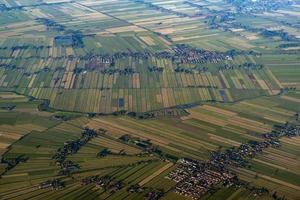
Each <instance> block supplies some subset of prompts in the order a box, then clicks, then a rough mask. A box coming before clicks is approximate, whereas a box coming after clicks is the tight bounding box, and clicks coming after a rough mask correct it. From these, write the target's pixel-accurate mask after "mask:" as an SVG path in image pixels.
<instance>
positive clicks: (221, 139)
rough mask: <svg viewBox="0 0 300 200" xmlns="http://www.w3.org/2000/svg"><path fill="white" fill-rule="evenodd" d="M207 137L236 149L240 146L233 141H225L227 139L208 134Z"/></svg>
mask: <svg viewBox="0 0 300 200" xmlns="http://www.w3.org/2000/svg"><path fill="white" fill-rule="evenodd" d="M207 135H209V139H211V140H214V141H217V142H220V143H225V144H229V145H232V146H236V147H238V146H240V145H241V143H239V142H236V141H234V140H230V139H227V138H224V137H221V136H217V135H213V134H210V133H208V134H207Z"/></svg>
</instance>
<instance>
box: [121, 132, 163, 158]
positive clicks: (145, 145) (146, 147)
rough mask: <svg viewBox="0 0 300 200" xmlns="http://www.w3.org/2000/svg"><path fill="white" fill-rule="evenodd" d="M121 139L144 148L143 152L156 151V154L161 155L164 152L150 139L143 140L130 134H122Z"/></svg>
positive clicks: (150, 152)
mask: <svg viewBox="0 0 300 200" xmlns="http://www.w3.org/2000/svg"><path fill="white" fill-rule="evenodd" d="M119 140H121V141H122V142H125V143H129V144H133V145H135V146H137V147H139V148H141V149H143V152H142V154H152V153H156V154H159V155H160V154H161V153H162V152H161V150H160V149H159V147H158V146H156V145H153V144H152V142H151V141H150V140H143V139H141V138H138V137H133V136H131V135H128V134H125V135H122V136H121V137H120V138H119Z"/></svg>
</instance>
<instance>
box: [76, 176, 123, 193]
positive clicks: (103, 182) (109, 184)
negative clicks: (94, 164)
mask: <svg viewBox="0 0 300 200" xmlns="http://www.w3.org/2000/svg"><path fill="white" fill-rule="evenodd" d="M89 184H95V186H96V188H98V189H104V190H105V191H108V192H109V193H115V192H117V191H119V190H121V189H122V188H123V187H124V186H125V184H124V183H123V182H122V181H118V180H115V179H114V178H113V177H111V176H99V175H96V176H90V177H87V178H84V179H82V180H81V185H89Z"/></svg>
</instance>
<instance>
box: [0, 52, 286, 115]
mask: <svg viewBox="0 0 300 200" xmlns="http://www.w3.org/2000/svg"><path fill="white" fill-rule="evenodd" d="M241 59H242V58H237V59H235V60H233V61H228V63H232V64H238V63H243V61H242V60H241ZM249 59H253V58H252V57H249ZM48 61H49V60H48ZM48 61H44V62H43V63H36V64H32V65H31V66H32V68H31V69H27V70H29V71H38V72H39V73H35V72H34V73H32V74H31V72H26V71H23V70H13V71H12V70H10V69H6V70H5V69H4V70H1V71H0V86H1V87H2V88H6V89H14V90H16V91H17V92H18V93H21V94H25V95H28V96H32V97H35V98H38V99H49V100H50V106H51V107H53V108H56V109H60V110H68V111H78V112H91V113H112V112H116V111H122V110H126V111H133V112H145V111H149V110H157V109H162V108H170V107H175V106H177V105H182V104H192V103H199V102H205V101H217V102H235V101H238V100H241V99H246V98H251V97H257V96H261V95H276V94H278V93H279V91H280V89H281V88H283V86H282V84H281V82H280V81H279V80H278V79H277V77H276V76H275V75H274V73H273V72H272V71H271V70H272V69H273V68H271V67H270V68H266V69H261V70H244V69H235V70H225V71H215V69H214V68H215V66H213V65H212V67H211V69H212V71H211V72H210V71H207V72H199V71H196V70H194V69H193V68H192V67H188V66H187V67H186V68H187V69H189V70H190V71H189V73H186V72H176V71H175V70H176V66H174V65H173V64H172V63H171V62H170V61H169V60H166V59H152V60H142V59H139V60H133V59H130V60H129V62H128V60H120V61H119V62H117V63H116V65H117V67H116V68H115V70H119V71H122V70H124V69H125V68H124V66H127V65H129V66H133V67H134V68H131V69H132V70H135V72H134V73H132V74H120V73H103V72H97V71H94V70H93V71H84V72H82V73H76V72H74V69H75V68H78V66H82V65H86V64H85V61H80V60H74V59H70V60H68V61H64V62H59V63H57V64H55V65H52V66H50V65H48V63H49V62H48ZM60 64H61V65H60ZM45 66H47V69H48V70H47V71H45V70H43V68H44V67H45ZM58 66H60V68H61V66H62V68H64V70H59V69H58ZM147 66H158V67H161V68H162V69H163V70H164V71H163V72H149V71H148V68H147ZM270 69H271V70H270ZM41 70H42V71H41ZM83 70H84V69H83ZM70 99H73V100H72V101H69V100H70Z"/></svg>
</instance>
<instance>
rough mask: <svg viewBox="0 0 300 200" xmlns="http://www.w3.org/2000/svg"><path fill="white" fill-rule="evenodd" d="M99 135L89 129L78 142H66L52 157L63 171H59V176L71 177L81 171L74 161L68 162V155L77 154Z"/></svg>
mask: <svg viewBox="0 0 300 200" xmlns="http://www.w3.org/2000/svg"><path fill="white" fill-rule="evenodd" d="M97 135H98V133H97V132H96V131H95V130H93V129H89V128H85V129H84V130H83V131H82V133H81V137H80V138H79V139H77V140H73V141H66V142H65V143H64V146H63V147H62V148H59V149H58V150H57V152H56V154H54V156H53V157H52V158H53V159H54V160H55V161H56V164H57V165H58V166H60V168H61V170H60V171H59V175H69V174H71V173H72V172H74V171H76V170H78V169H79V165H78V164H76V163H74V162H73V161H70V160H66V157H67V156H68V155H71V154H74V153H76V152H77V151H78V150H79V149H80V148H81V147H82V146H84V145H85V144H87V143H88V142H89V141H90V140H91V139H92V138H94V137H97Z"/></svg>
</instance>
